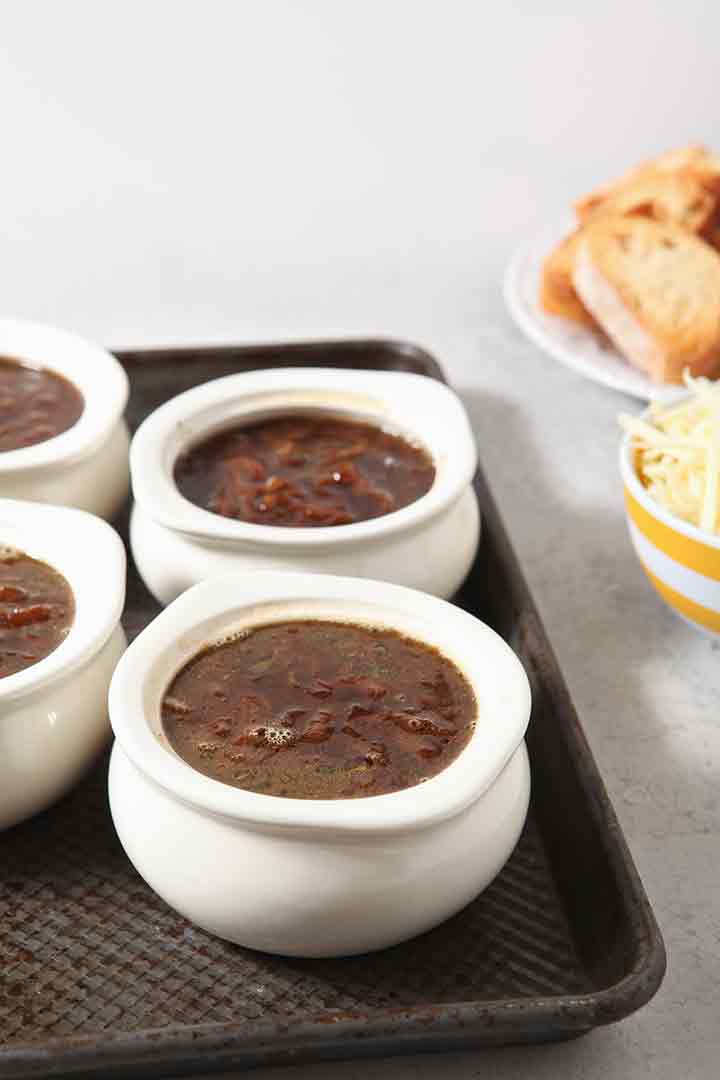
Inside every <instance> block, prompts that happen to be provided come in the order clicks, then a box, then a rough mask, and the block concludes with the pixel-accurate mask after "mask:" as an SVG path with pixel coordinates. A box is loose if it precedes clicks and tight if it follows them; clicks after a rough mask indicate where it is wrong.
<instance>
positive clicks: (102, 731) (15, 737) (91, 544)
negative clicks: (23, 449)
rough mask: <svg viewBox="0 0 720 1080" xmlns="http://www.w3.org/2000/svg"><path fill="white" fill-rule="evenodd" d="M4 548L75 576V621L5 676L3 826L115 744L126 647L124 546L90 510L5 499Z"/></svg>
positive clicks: (44, 802)
mask: <svg viewBox="0 0 720 1080" xmlns="http://www.w3.org/2000/svg"><path fill="white" fill-rule="evenodd" d="M0 546H2V547H11V548H18V549H19V550H20V551H23V552H24V553H25V554H26V555H30V556H31V557H32V558H34V559H40V560H42V562H45V563H48V565H50V566H52V567H53V568H54V569H55V570H57V571H58V572H59V573H60V574H62V575H63V577H64V578H65V579H66V581H67V582H68V584H69V585H70V588H71V589H72V592H73V596H74V598H75V618H74V621H73V624H72V626H71V628H70V632H69V633H68V635H67V637H66V638H65V639H64V641H63V642H62V643H61V644H60V645H59V646H58V647H57V649H55V651H54V652H51V653H50V654H49V655H48V656H46V657H45V658H44V659H43V660H40V661H39V662H38V663H37V664H33V665H32V666H31V667H28V668H25V670H24V671H18V672H16V673H15V674H14V675H6V676H5V677H4V678H0V829H5V828H7V827H8V826H10V825H15V824H16V823H17V822H19V821H22V820H23V819H24V818H27V817H30V816H31V815H32V814H36V813H38V812H39V811H40V810H44V809H45V808H46V807H47V806H49V805H50V804H51V803H53V802H54V801H55V800H56V799H58V798H60V796H61V795H63V794H64V793H65V792H66V791H67V790H68V789H69V788H70V787H71V786H72V785H73V784H74V783H75V782H76V781H77V780H78V779H79V778H80V777H81V776H82V774H83V773H84V772H85V771H86V770H87V768H88V767H89V766H90V765H91V764H92V763H93V761H94V760H95V758H96V757H97V755H98V753H99V752H100V750H101V749H102V747H103V746H104V745H105V743H107V742H108V740H109V737H110V725H109V723H108V715H107V691H108V686H109V685H110V678H111V676H112V673H113V671H114V669H115V664H116V663H117V661H118V659H119V658H120V656H121V655H122V653H123V651H124V649H125V636H124V633H123V629H122V627H121V625H120V616H121V614H122V610H123V605H124V602H125V549H124V547H123V544H122V541H121V540H120V538H119V536H118V535H117V534H116V533H115V531H114V530H113V529H112V528H111V527H110V526H109V525H106V524H105V522H104V521H100V520H99V518H96V517H93V516H92V515H91V514H86V513H84V512H83V511H81V510H71V509H69V508H67V507H62V506H46V505H42V504H40V503H29V502H18V501H15V500H12V499H0Z"/></svg>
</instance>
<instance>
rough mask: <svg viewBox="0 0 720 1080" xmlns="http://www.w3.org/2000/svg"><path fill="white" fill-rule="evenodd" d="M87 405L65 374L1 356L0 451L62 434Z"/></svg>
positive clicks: (29, 444)
mask: <svg viewBox="0 0 720 1080" xmlns="http://www.w3.org/2000/svg"><path fill="white" fill-rule="evenodd" d="M84 407H85V402H84V400H83V396H82V394H81V393H80V391H79V390H78V389H77V387H76V386H74V385H73V384H72V383H71V382H70V381H69V380H68V379H65V378H64V377H63V376H62V375H58V374H56V372H54V371H49V370H48V369H47V368H34V367H28V366H27V365H25V364H22V363H20V362H19V361H18V360H13V359H12V358H10V357H7V356H0V452H2V451H7V450H19V449H20V448H21V447H23V446H34V445H35V444H36V443H41V442H45V441H46V440H47V439H52V438H54V437H55V436H56V435H60V434H62V432H63V431H67V430H68V428H71V427H72V426H73V424H75V423H76V422H77V420H78V419H79V418H80V416H81V415H82V411H83V409H84Z"/></svg>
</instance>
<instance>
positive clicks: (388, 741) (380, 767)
mask: <svg viewBox="0 0 720 1080" xmlns="http://www.w3.org/2000/svg"><path fill="white" fill-rule="evenodd" d="M476 713H477V703H476V699H475V695H474V693H473V690H472V687H471V686H470V684H469V683H468V681H467V679H466V678H465V676H464V675H462V673H461V672H460V670H459V669H458V668H457V667H456V666H455V664H454V663H452V661H450V660H449V659H448V658H447V657H445V656H443V655H442V654H441V653H439V652H438V651H436V650H435V649H433V648H431V647H429V646H428V645H424V644H422V643H421V642H419V641H414V640H412V639H410V638H406V637H403V636H402V635H400V634H399V633H396V632H395V631H393V630H385V629H370V628H367V627H364V626H357V625H354V624H348V623H339V622H324V621H296V622H285V623H276V624H273V625H269V626H261V627H257V628H255V629H253V630H250V631H248V632H247V633H243V634H241V635H239V636H237V637H235V638H232V639H230V640H228V641H225V642H222V643H220V644H217V645H213V646H211V647H209V648H207V649H205V650H204V651H202V652H200V653H199V654H198V655H197V656H195V657H193V658H192V659H191V660H190V661H189V662H188V663H187V664H186V665H185V666H184V667H183V668H182V669H181V670H180V672H179V673H178V674H177V675H176V676H175V678H174V679H173V680H172V682H171V684H170V686H169V687H168V689H167V691H166V693H165V696H164V698H163V701H162V722H163V726H164V730H165V733H166V735H167V738H168V740H169V742H170V745H171V746H172V747H173V749H174V750H175V751H176V753H177V754H178V755H179V756H180V757H181V758H183V760H184V761H186V762H187V763H188V764H189V765H191V766H192V767H193V768H194V769H197V770H198V771H199V772H201V773H204V774H205V776H209V777H212V778H213V779H215V780H221V781H223V782H224V783H226V784H231V785H233V786H234V787H238V788H243V789H245V790H247V791H254V792H260V793H263V794H267V795H279V796H284V797H287V798H295V799H348V798H356V797H358V796H367V795H382V794H386V793H388V792H393V791H400V790H402V789H403V788H409V787H413V786H414V785H415V784H419V783H420V782H421V781H423V780H427V779H428V778H430V777H432V776H435V775H436V774H437V773H439V772H440V771H441V770H442V769H444V768H445V767H446V766H447V765H449V764H450V762H451V761H453V760H454V759H455V758H456V757H457V756H458V754H459V753H460V751H461V750H462V749H463V748H464V747H465V746H466V745H467V743H468V741H469V739H470V736H471V734H472V732H473V730H474V726H475V719H476Z"/></svg>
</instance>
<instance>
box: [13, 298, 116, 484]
mask: <svg viewBox="0 0 720 1080" xmlns="http://www.w3.org/2000/svg"><path fill="white" fill-rule="evenodd" d="M0 356H6V357H8V358H10V359H13V360H18V361H20V362H21V363H23V364H27V365H28V366H31V367H38V368H45V369H47V370H49V371H53V372H56V373H57V374H58V375H62V376H64V377H65V378H66V379H68V380H69V381H70V382H72V383H73V384H74V385H75V386H76V387H77V389H78V390H79V391H80V393H81V394H82V397H83V401H84V408H83V411H82V413H81V415H80V416H79V417H78V419H77V420H76V422H75V423H74V424H73V425H72V427H69V428H68V429H67V430H66V431H62V432H60V434H59V435H55V436H53V438H51V439H46V440H45V441H44V442H39V443H35V444H34V445H33V446H21V447H18V448H17V449H16V450H4V451H2V452H0V475H1V474H2V473H14V472H22V471H23V470H25V469H28V470H30V469H39V468H46V467H47V468H53V469H56V468H58V467H62V466H65V465H68V464H71V463H72V462H73V461H76V460H79V459H81V458H83V457H86V456H87V455H88V454H90V453H92V452H93V451H94V450H95V449H96V448H97V447H98V446H100V445H101V444H102V443H103V442H104V441H105V439H107V438H108V436H109V435H110V433H111V432H112V430H113V429H114V427H115V426H116V424H117V423H118V422H119V420H120V419H121V417H122V414H123V412H124V410H125V406H126V404H127V399H128V394H129V380H128V377H127V374H126V372H125V370H124V369H123V367H122V366H121V365H120V363H119V361H118V360H117V359H116V358H115V357H114V356H113V355H112V353H109V352H108V351H107V350H106V349H104V348H102V346H101V345H97V344H95V343H94V342H92V341H88V340H87V339H85V338H82V337H80V336H79V335H77V334H74V333H72V332H70V331H68V330H62V329H59V328H58V327H54V326H49V325H46V324H44V323H39V322H29V321H24V320H19V319H0Z"/></svg>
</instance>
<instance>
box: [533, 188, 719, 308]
mask: <svg viewBox="0 0 720 1080" xmlns="http://www.w3.org/2000/svg"><path fill="white" fill-rule="evenodd" d="M626 214H638V215H640V216H643V217H648V218H651V219H652V220H654V221H660V222H668V223H670V224H676V225H680V226H682V227H683V228H685V229H688V230H689V231H690V232H694V233H698V234H699V235H701V236H703V237H707V239H708V240H709V241H710V242H713V243H714V242H715V241H717V243H718V244H719V245H720V189H719V190H718V193H716V194H715V193H713V192H711V191H710V190H709V188H708V187H707V185H706V184H705V182H704V181H702V180H700V179H699V177H698V176H697V175H696V174H694V173H690V172H679V173H672V172H646V173H645V175H643V176H640V177H636V178H635V179H634V180H632V181H628V182H627V183H626V184H625V185H622V186H618V187H617V188H616V189H615V190H614V191H612V192H611V193H610V194H608V196H607V197H606V198H605V199H603V200H602V201H601V202H599V203H597V205H596V206H595V208H594V210H593V211H592V213H588V215H587V218H586V223H587V222H589V221H595V220H597V218H599V217H606V216H618V215H626ZM581 236H582V227H580V228H579V229H576V230H575V232H573V233H571V234H570V236H568V237H567V238H566V239H565V240H563V241H562V243H561V244H559V245H558V247H557V248H555V250H554V251H553V252H551V254H550V255H549V256H548V258H547V259H546V260H545V263H544V265H543V271H542V280H541V287H540V303H541V305H542V307H543V309H544V310H545V311H547V312H548V313H549V314H550V315H561V316H562V317H563V318H565V319H571V320H572V321H573V322H577V323H581V324H583V325H584V326H593V325H594V322H595V320H594V319H593V318H592V316H591V315H590V314H589V313H588V311H587V310H586V308H585V306H584V304H583V303H582V301H581V300H580V297H579V296H578V295H577V293H576V291H575V289H574V287H573V283H572V274H573V269H574V266H575V257H576V255H577V250H578V246H579V243H580V240H581ZM714 246H715V244H714Z"/></svg>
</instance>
